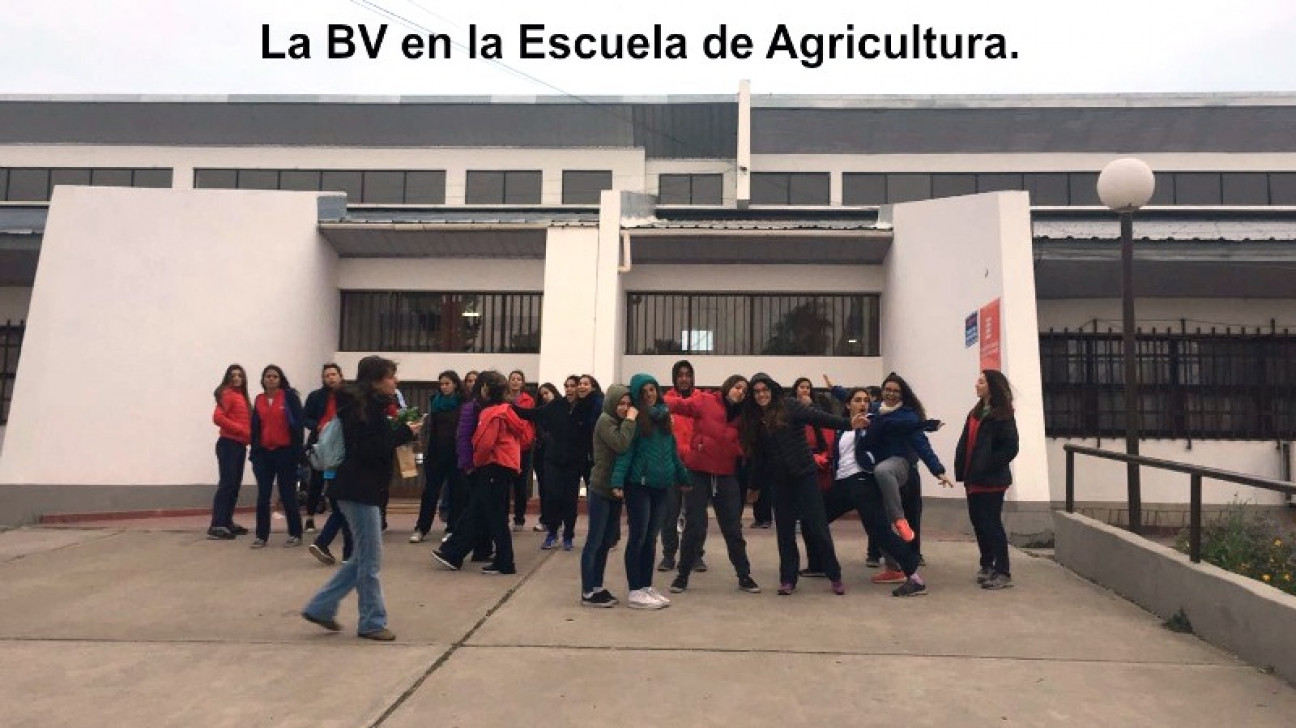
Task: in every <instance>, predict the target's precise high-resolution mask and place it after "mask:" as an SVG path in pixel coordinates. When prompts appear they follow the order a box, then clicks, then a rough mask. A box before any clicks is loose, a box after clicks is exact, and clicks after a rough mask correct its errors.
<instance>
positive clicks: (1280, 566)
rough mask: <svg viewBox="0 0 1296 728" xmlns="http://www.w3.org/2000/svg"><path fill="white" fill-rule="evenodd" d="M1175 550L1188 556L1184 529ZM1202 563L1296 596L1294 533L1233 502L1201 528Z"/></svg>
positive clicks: (1295, 537)
mask: <svg viewBox="0 0 1296 728" xmlns="http://www.w3.org/2000/svg"><path fill="white" fill-rule="evenodd" d="M1175 548H1176V549H1178V550H1179V551H1182V552H1183V553H1188V529H1186V528H1185V529H1183V530H1182V531H1180V532H1179V537H1178V539H1177V540H1176V541H1175ZM1202 560H1203V561H1206V562H1207V563H1211V564H1214V565H1215V566H1218V567H1220V568H1221V569H1228V570H1229V571H1232V572H1233V573H1235V574H1241V575H1242V576H1246V577H1249V578H1252V579H1255V580H1257V581H1262V582H1264V583H1265V584H1268V585H1270V586H1272V587H1276V588H1278V589H1281V590H1283V591H1285V592H1287V593H1288V594H1294V595H1296V534H1293V533H1292V530H1291V528H1290V527H1284V526H1283V525H1281V524H1279V523H1276V522H1274V521H1273V520H1271V519H1269V518H1265V517H1264V516H1262V515H1260V514H1258V513H1256V512H1255V511H1253V510H1251V509H1248V508H1247V504H1246V503H1241V502H1234V503H1232V504H1230V505H1229V507H1228V508H1227V509H1225V510H1224V511H1223V512H1221V513H1220V516H1219V518H1217V519H1215V520H1214V521H1212V522H1211V523H1209V524H1206V525H1203V526H1202Z"/></svg>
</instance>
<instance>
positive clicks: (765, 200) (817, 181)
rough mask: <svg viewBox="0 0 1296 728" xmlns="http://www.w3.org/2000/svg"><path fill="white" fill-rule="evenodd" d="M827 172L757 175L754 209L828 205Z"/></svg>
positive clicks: (752, 196)
mask: <svg viewBox="0 0 1296 728" xmlns="http://www.w3.org/2000/svg"><path fill="white" fill-rule="evenodd" d="M828 185H829V176H828V173H827V172H757V173H755V174H753V175H752V187H751V201H752V204H753V205H827V204H828V199H829V197H828Z"/></svg>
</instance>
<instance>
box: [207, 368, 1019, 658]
mask: <svg viewBox="0 0 1296 728" xmlns="http://www.w3.org/2000/svg"><path fill="white" fill-rule="evenodd" d="M824 379H825V384H826V385H827V386H828V388H829V391H831V393H832V395H833V396H834V397H835V398H836V399H838V400H839V401H841V402H842V403H843V405H844V407H845V412H844V415H840V416H839V415H837V414H834V413H832V412H831V411H829V410H828V408H825V407H822V406H819V405H818V404H817V403H816V402H815V401H814V399H813V397H812V395H811V392H812V390H813V387H812V386H811V383H810V381H809V380H808V379H804V378H803V379H800V380H798V381H797V383H796V384H795V385H794V386H793V388H792V392H791V394H790V395H789V394H785V392H784V390H783V388H782V387H781V386H780V384H779V383H778V382H776V381H775V380H774V379H773V378H772V377H770V376H768V375H765V374H756V375H754V376H752V377H751V378H750V379H748V378H746V377H743V376H741V375H733V376H730V377H728V378H727V379H726V380H725V381H724V383H723V384H722V385H721V387H720V388H719V389H718V390H703V389H699V388H696V387H695V386H694V371H693V367H692V365H691V364H690V363H689V362H687V361H680V362H678V363H676V365H675V366H674V367H673V368H672V373H671V380H672V381H671V385H672V386H671V387H670V388H663V387H661V385H660V384H659V383H658V381H657V380H656V379H654V378H653V377H652V376H651V375H648V374H637V375H635V376H634V377H631V379H630V382H629V384H628V385H623V384H614V385H611V386H609V387H608V389H607V391H606V393H604V392H603V390H602V389H601V387H600V386H599V384H598V382H597V380H595V379H594V378H593V377H592V376H589V375H573V376H571V377H568V378H567V380H566V381H565V382H564V386H563V390H564V391H563V392H561V393H560V392H559V391H558V390H557V388H556V387H554V386H553V385H551V384H547V383H546V384H543V385H541V386H540V387H539V388H538V390H537V395H536V397H534V398H533V397H532V396H531V394H529V393H528V392H527V391H526V380H525V376H524V375H523V373H522V372H519V371H514V372H511V373H510V374H509V375H508V376H507V377H506V376H503V375H501V374H500V373H498V372H495V371H486V372H481V373H477V372H470V373H469V374H468V375H466V376H465V377H463V379H460V377H459V376H458V374H457V373H456V372H453V371H446V372H443V373H442V374H441V375H440V376H439V378H438V388H437V392H436V393H435V394H434V395H433V396H432V397H431V398H430V400H429V402H428V412H427V417H426V418H424V419H423V420H417V421H412V422H405V421H403V420H401V419H399V418H398V417H397V416H396V412H397V406H396V404H395V397H396V394H397V390H396V386H397V381H396V364H395V363H394V362H391V361H390V360H387V359H383V358H381V357H377V356H371V357H366V358H365V359H363V360H362V361H361V362H360V365H359V368H358V371H357V376H356V379H355V381H354V382H353V383H351V384H344V380H343V376H342V372H341V369H340V368H339V367H338V366H337V365H335V364H329V365H325V367H324V369H323V371H322V375H321V380H322V386H321V387H320V389H318V390H316V391H315V392H312V393H311V395H310V396H309V397H308V398H307V400H306V402H305V404H304V405H303V404H302V402H301V400H300V397H299V396H298V395H297V393H296V391H295V390H293V389H292V388H291V386H289V384H288V382H287V378H286V377H285V376H284V374H283V372H282V370H281V369H279V368H278V367H276V366H274V365H270V366H267V367H266V368H265V370H264V371H263V372H262V381H261V384H262V389H263V392H262V393H261V394H259V395H257V397H256V399H255V400H254V401H252V400H250V399H249V395H248V391H247V384H246V374H245V373H244V371H243V369H242V368H241V367H239V366H237V365H231V366H230V367H229V368H228V369H227V370H226V373H225V377H224V379H223V380H222V383H221V386H220V387H218V388H217V390H216V392H215V398H216V410H215V413H214V415H213V419H214V421H215V423H216V424H217V425H218V426H219V428H220V438H219V440H218V441H217V445H216V453H217V460H218V464H219V471H220V483H219V485H218V488H217V492H216V496H215V499H214V502H213V509H212V521H211V527H210V528H209V530H208V537H209V538H213V539H232V538H235V537H236V536H238V535H241V534H242V533H247V530H246V529H244V528H243V527H241V526H239V525H238V524H236V523H235V522H234V521H233V511H234V503H235V502H236V500H237V495H238V485H239V483H240V482H241V480H242V474H243V462H244V458H245V457H246V456H247V451H248V449H249V448H250V449H251V458H250V460H251V462H252V463H253V471H254V473H255V474H256V480H257V484H258V499H257V503H258V506H257V524H256V538H255V540H254V542H253V546H254V547H263V546H265V545H266V542H267V540H268V538H269V530H270V529H269V518H270V497H271V493H272V490H273V488H274V484H275V483H276V482H277V483H278V486H279V496H280V501H281V503H282V504H283V507H284V511H285V516H286V518H287V526H288V534H289V538H288V540H287V542H286V544H285V545H288V546H293V545H297V544H300V543H301V538H302V533H303V524H302V521H301V519H300V513H299V509H298V499H297V488H296V482H297V475H296V473H297V471H296V468H297V465H298V463H299V462H300V460H301V454H302V452H303V449H304V448H308V447H310V445H311V444H312V443H313V442H314V441H315V440H317V439H318V438H319V436H320V433H321V431H322V430H323V428H324V427H325V426H326V425H327V424H328V423H329V422H330V421H331V420H333V419H334V418H337V419H338V420H339V423H340V425H341V429H342V433H343V440H344V442H345V446H346V447H345V450H346V457H345V459H344V460H343V462H342V465H340V466H339V467H338V468H337V469H336V471H328V472H312V473H311V475H310V485H309V487H308V489H307V494H308V495H307V500H308V501H309V502H308V503H307V514H308V522H307V524H306V525H307V526H313V523H311V522H310V520H309V519H311V518H313V516H314V515H315V514H316V513H317V508H318V505H319V504H320V503H321V501H322V499H323V498H325V497H327V500H328V502H329V504H330V505H331V509H330V514H329V519H328V522H327V523H326V524H325V526H324V528H323V529H322V530H321V531H320V533H319V536H317V537H316V539H315V543H312V544H311V546H310V549H311V553H312V554H314V555H315V556H316V558H319V559H320V560H321V561H323V562H324V563H327V564H332V563H335V562H336V559H335V558H334V557H333V555H332V553H331V552H330V551H329V549H328V545H329V542H330V541H331V539H332V538H333V535H334V534H336V533H337V532H339V531H340V532H341V533H342V534H343V536H344V553H343V566H342V568H341V569H339V570H338V571H337V572H336V573H335V574H334V576H333V578H332V579H330V581H329V582H328V584H326V585H325V586H324V587H323V588H322V589H321V590H320V592H319V593H318V594H316V596H315V597H314V598H313V599H312V600H311V601H310V603H309V604H307V606H306V608H305V609H304V610H303V612H302V616H303V618H305V619H306V620H308V621H311V622H313V623H316V624H319V625H321V626H324V627H325V628H328V629H334V630H336V629H340V626H339V625H338V623H337V622H336V619H335V617H336V613H337V604H338V601H339V600H340V599H341V598H342V597H343V596H345V594H347V593H348V592H349V591H350V590H351V589H356V590H357V592H358V595H359V602H360V622H361V623H360V625H359V629H358V631H359V634H360V635H361V636H363V637H368V638H372V639H380V640H386V639H392V638H393V635H392V634H391V632H390V630H388V629H387V624H386V613H385V607H384V606H383V600H382V591H381V586H380V584H379V582H378V571H379V565H380V561H381V534H382V531H383V530H384V529H385V518H384V509H385V506H386V501H387V494H388V484H389V483H390V481H391V478H392V475H393V460H394V457H393V453H394V452H395V449H396V448H397V447H398V446H400V445H402V444H405V443H407V442H412V441H415V440H417V439H419V437H420V435H423V436H424V440H423V442H424V446H423V452H424V459H423V468H424V491H423V494H422V499H421V503H420V509H419V515H418V519H417V521H416V524H415V529H414V531H413V533H412V534H411V536H410V539H409V540H410V542H411V543H421V542H423V541H424V540H425V539H426V538H427V537H428V535H429V533H430V532H431V529H432V523H433V520H434V517H435V515H436V512H437V510H438V509H440V510H441V515H442V518H443V519H444V520H445V521H446V523H447V529H446V530H447V533H446V537H445V539H444V540H443V541H442V543H441V544H440V545H439V546H438V547H437V548H435V549H434V550H433V551H432V557H433V559H434V560H435V561H436V562H438V563H439V564H440V565H442V566H443V567H445V568H447V569H452V570H459V569H462V568H463V566H464V563H465V561H467V560H469V559H472V560H474V561H480V562H484V563H485V566H484V567H483V569H482V571H483V573H486V574H513V573H516V565H515V562H514V555H513V543H512V535H511V530H519V529H520V528H521V527H522V525H523V524H524V520H523V519H524V517H525V513H526V510H525V508H526V501H527V498H528V496H529V487H530V474H531V470H532V469H534V472H535V475H536V481H537V483H538V486H539V491H540V499H541V515H540V523H539V525H537V526H536V529H537V530H541V531H544V532H545V538H544V541H543V544H542V546H541V548H544V549H553V548H559V547H561V548H562V549H564V550H573V549H574V547H575V545H574V540H575V526H576V513H577V505H578V501H579V492H580V483H581V481H582V479H583V480H584V481H585V483H586V486H587V489H586V502H587V506H588V509H587V510H588V528H587V533H586V535H585V542H584V545H583V548H582V551H581V555H580V577H581V593H580V603H581V604H582V605H586V606H592V607H611V606H615V605H617V604H618V603H619V599H618V598H617V597H616V596H614V595H613V593H612V591H611V590H610V589H608V588H607V587H606V586H605V585H604V575H605V570H606V564H607V560H608V554H609V552H610V551H611V549H612V548H613V547H614V546H615V545H616V544H617V543H619V542H620V541H621V540H622V539H621V524H622V511H624V512H625V521H626V524H627V529H626V534H625V539H624V551H625V554H624V556H625V573H626V581H627V584H626V586H627V595H626V601H627V605H628V606H630V607H632V608H637V609H660V608H663V607H665V606H668V605H669V604H670V603H671V600H670V598H669V597H667V596H666V595H665V594H663V593H662V592H661V591H658V590H657V589H656V588H655V587H654V585H653V578H654V564H656V570H661V571H670V570H674V571H675V572H676V574H675V576H674V578H673V580H672V581H671V583H670V587H669V591H670V592H672V593H676V594H678V593H682V592H684V591H686V590H687V589H688V587H689V580H690V577H691V575H692V574H693V573H694V572H697V571H702V570H705V568H706V566H705V564H704V562H703V558H702V557H703V553H704V546H705V538H706V533H707V529H708V514H707V509H708V507H710V508H712V509H714V511H715V514H716V520H717V523H718V525H719V527H720V531H721V533H722V535H723V537H724V540H725V547H726V551H727V555H728V557H729V561H730V563H731V564H732V566H733V568H734V573H735V577H736V579H737V588H738V589H740V590H742V591H744V592H748V593H758V592H760V591H761V588H760V586H759V585H758V584H757V583H756V581H755V580H754V579H753V577H752V573H751V564H750V561H749V559H748V556H747V548H746V540H745V538H744V536H743V529H742V513H743V508H744V503H745V501H746V500H747V493H748V491H749V490H750V491H755V493H757V494H759V496H758V497H757V498H756V499H755V503H754V504H753V512H754V515H755V522H754V523H753V526H755V527H769V525H770V523H771V521H772V524H773V526H774V528H775V529H776V531H777V537H776V538H777V544H778V553H779V569H778V573H779V586H778V593H779V594H780V595H791V594H793V593H794V592H795V591H796V590H797V588H798V585H799V580H800V579H801V578H803V577H813V576H822V577H826V579H827V581H828V582H829V585H830V588H831V590H832V592H833V593H835V594H839V595H840V594H845V592H846V587H845V583H844V581H843V579H842V567H841V564H840V562H839V560H838V558H837V554H836V550H835V547H834V544H833V539H832V534H831V532H830V530H829V523H831V522H832V521H833V520H835V519H836V518H838V517H840V516H842V515H845V514H846V513H849V512H855V513H857V514H858V516H859V519H860V522H861V523H862V525H863V527H864V530H865V532H866V533H867V535H868V539H869V554H868V562H867V563H869V565H871V566H872V565H879V564H880V563H881V562H885V564H886V566H887V568H886V569H884V570H882V571H881V572H879V573H878V575H877V576H875V577H874V578H873V581H875V582H879V583H897V584H898V586H897V587H896V588H895V589H894V590H893V592H892V593H893V594H894V595H896V596H901V597H907V596H917V595H922V594H924V593H926V591H927V585H926V583H925V581H924V580H923V578H922V576H921V575H920V574H919V567H920V565H921V563H922V555H921V553H920V551H919V550H918V546H919V538H920V537H919V525H920V515H921V510H920V509H921V497H920V494H915V490H916V489H917V488H918V478H917V474H916V465H915V464H916V463H917V462H919V461H921V462H923V463H925V464H926V466H927V468H928V469H929V470H930V471H931V473H932V474H933V475H934V476H935V477H936V478H937V479H938V481H940V482H941V484H942V485H943V486H945V487H952V486H953V482H952V481H951V480H950V479H949V477H948V475H947V473H946V470H945V468H944V466H943V465H942V464H941V462H940V459H939V458H938V457H937V456H936V454H935V453H934V452H933V451H932V448H931V446H930V443H929V442H928V441H927V437H926V433H927V432H930V431H932V430H934V429H937V428H939V427H940V426H941V423H940V422H939V421H937V420H933V419H929V418H928V416H927V413H926V411H925V410H924V408H923V405H922V403H921V401H920V400H919V399H918V397H917V395H916V394H915V393H914V392H913V390H912V388H911V387H910V386H909V385H908V383H907V382H905V380H904V379H903V378H902V377H900V376H899V375H897V374H895V373H892V374H890V375H889V376H887V378H886V379H885V380H884V382H883V383H882V386H881V387H880V388H869V387H854V388H850V389H846V388H842V387H837V386H833V384H832V382H831V381H829V380H828V379H827V377H825V378H824ZM870 389H872V390H873V391H872V392H871V391H870ZM976 396H977V400H976V405H975V406H974V407H973V408H972V409H971V411H969V413H968V415H967V417H966V420H965V423H964V427H963V432H962V435H961V437H960V439H959V442H958V447H957V449H956V451H955V454H954V457H955V462H954V474H955V479H957V480H958V481H961V482H963V483H964V485H965V487H966V489H967V502H968V513H969V517H970V519H971V522H972V525H973V528H974V530H975V532H976V535H977V543H978V546H979V548H980V552H981V562H980V570H979V571H978V573H977V575H976V580H977V582H978V583H980V584H982V586H983V587H985V588H987V589H999V588H1004V587H1007V586H1011V584H1012V581H1011V570H1010V568H1009V561H1008V548H1007V536H1006V532H1005V530H1004V528H1003V522H1002V509H1003V502H1004V493H1005V491H1006V490H1007V489H1008V487H1009V485H1010V484H1011V480H1012V476H1011V472H1010V470H1009V467H1008V466H1009V463H1010V462H1011V461H1012V459H1013V458H1014V457H1015V455H1016V453H1017V432H1016V426H1015V421H1014V418H1013V408H1012V391H1011V388H1010V386H1009V384H1008V381H1007V379H1006V378H1005V377H1004V376H1003V374H1002V373H1000V372H998V371H995V370H986V371H984V372H982V373H981V374H980V376H979V377H978V379H977V382H976ZM537 398H538V401H537ZM510 499H511V500H512V501H513V509H512V513H511V514H510V507H509V502H510ZM681 520H682V523H683V528H682V533H681V529H677V525H676V524H677V523H679V522H680V521H681ZM510 521H511V522H512V523H511V524H510ZM510 525H512V529H510ZM798 535H799V537H800V540H801V541H802V542H804V545H805V550H806V557H807V561H806V563H805V564H804V568H803V565H802V563H801V558H800V549H799V546H798ZM659 538H660V541H661V544H662V560H661V561H660V562H657V561H656V559H657V555H658V553H657V549H658V540H659Z"/></svg>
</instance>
